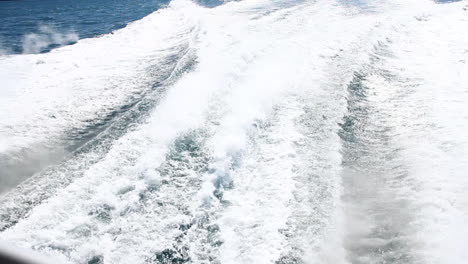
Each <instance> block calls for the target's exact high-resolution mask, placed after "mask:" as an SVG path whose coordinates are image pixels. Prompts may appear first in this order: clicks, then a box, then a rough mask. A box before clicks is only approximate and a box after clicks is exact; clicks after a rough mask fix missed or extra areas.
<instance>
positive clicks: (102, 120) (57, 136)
mask: <svg viewBox="0 0 468 264" xmlns="http://www.w3.org/2000/svg"><path fill="white" fill-rule="evenodd" d="M191 19H194V18H193V17H190V18H189V17H185V16H184V15H183V14H181V13H180V12H179V11H176V9H174V8H167V9H165V11H164V12H160V11H157V12H155V13H154V14H152V15H149V16H147V17H145V18H144V19H142V20H140V21H136V22H133V23H131V24H130V25H128V26H127V27H126V28H124V29H121V30H118V31H115V32H113V33H112V34H109V35H105V36H101V37H98V38H94V39H83V40H80V41H79V42H78V43H77V44H75V45H71V46H67V47H63V48H59V49H56V50H54V51H52V52H49V53H46V54H35V55H11V56H5V57H1V58H0V78H1V80H2V89H1V91H0V100H1V101H0V135H1V136H0V164H1V166H2V167H3V172H2V176H3V177H2V184H1V186H2V187H1V190H0V191H5V189H7V188H10V187H12V186H14V185H16V184H18V182H20V181H21V180H23V179H25V178H26V177H29V176H31V175H32V174H34V173H35V172H38V171H40V170H41V169H43V168H44V167H46V166H48V165H50V164H53V163H57V162H59V161H60V160H61V159H62V158H63V157H64V156H68V155H69V154H70V153H71V152H73V151H75V150H76V149H77V148H79V147H80V146H82V145H83V144H84V143H86V141H88V140H89V139H91V138H92V137H94V136H95V135H96V134H98V133H99V132H101V131H102V130H104V129H105V128H106V126H107V125H108V124H109V123H111V122H112V121H113V120H112V119H115V117H116V116H118V115H120V114H121V113H123V112H125V111H126V110H127V109H128V108H130V107H131V106H133V105H135V104H136V103H138V102H139V101H141V100H142V98H145V96H146V95H147V94H148V93H151V92H152V91H153V90H154V89H155V87H157V86H158V85H161V84H164V82H165V81H166V80H167V79H169V78H171V74H172V70H173V69H174V68H177V63H178V61H179V59H180V57H182V56H183V55H184V53H187V52H190V43H191V41H192V37H193V35H192V33H191V32H195V24H194V22H193V20H191ZM116 65H118V66H117V67H116Z"/></svg>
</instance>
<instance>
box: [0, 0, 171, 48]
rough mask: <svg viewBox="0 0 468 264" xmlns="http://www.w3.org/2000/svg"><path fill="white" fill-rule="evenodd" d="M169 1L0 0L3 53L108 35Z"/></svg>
mask: <svg viewBox="0 0 468 264" xmlns="http://www.w3.org/2000/svg"><path fill="white" fill-rule="evenodd" d="M168 2H169V0H100V1H95V0H80V1H74V0H41V1H38V0H22V1H0V54H2V53H3V54H5V53H7V54H8V53H14V54H18V53H40V52H47V51H50V50H51V49H53V48H55V47H58V46H62V45H67V44H71V43H74V42H76V41H77V40H78V39H82V38H89V37H94V36H97V35H102V34H107V33H110V32H112V31H114V30H116V29H120V28H123V27H125V26H126V25H127V24H128V23H129V22H132V21H135V20H138V19H141V18H142V17H144V16H146V15H148V14H150V13H152V12H154V11H155V10H157V9H159V8H161V7H163V6H164V5H166V4H167V3H168Z"/></svg>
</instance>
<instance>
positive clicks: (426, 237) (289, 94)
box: [0, 0, 468, 263]
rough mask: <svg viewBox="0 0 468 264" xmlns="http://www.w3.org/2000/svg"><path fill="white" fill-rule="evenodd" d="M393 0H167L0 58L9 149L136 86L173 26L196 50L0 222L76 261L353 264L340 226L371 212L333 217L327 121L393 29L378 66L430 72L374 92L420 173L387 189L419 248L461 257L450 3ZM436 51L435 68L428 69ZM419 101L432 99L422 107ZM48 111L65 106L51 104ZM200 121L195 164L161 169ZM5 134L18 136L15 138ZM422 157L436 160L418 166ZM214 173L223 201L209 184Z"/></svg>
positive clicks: (458, 82) (432, 259)
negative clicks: (191, 63)
mask: <svg viewBox="0 0 468 264" xmlns="http://www.w3.org/2000/svg"><path fill="white" fill-rule="evenodd" d="M395 5H396V7H397V8H395ZM395 5H393V4H389V5H385V6H383V7H382V8H381V10H378V12H375V13H367V12H359V10H356V9H354V8H351V7H345V6H342V5H340V4H338V3H334V2H329V1H317V2H314V3H302V4H298V5H297V6H294V5H291V6H289V7H287V8H285V7H284V6H282V5H281V4H279V3H275V2H269V1H244V2H231V3H227V4H225V5H223V6H220V7H217V8H213V9H205V8H201V7H199V6H196V5H194V4H192V3H190V2H186V1H183V0H177V1H175V2H172V3H171V5H170V6H169V7H168V8H167V9H163V10H160V11H158V12H156V13H155V14H152V15H150V16H148V17H146V18H145V19H143V20H141V21H137V22H135V23H133V24H132V25H130V26H129V27H127V28H125V29H123V30H121V31H117V32H115V33H114V34H113V35H109V36H103V37H101V38H98V39H89V40H82V41H80V42H79V43H78V44H76V45H72V46H69V47H64V48H61V49H57V50H54V51H52V52H51V53H49V54H45V55H22V56H13V57H8V58H2V59H1V60H0V64H1V66H0V67H1V70H0V76H3V77H5V76H6V77H7V78H6V79H5V80H7V89H3V90H2V93H3V94H2V99H1V100H2V101H3V102H4V104H2V105H1V106H0V108H1V111H0V113H1V114H0V115H1V119H0V122H1V123H0V124H1V126H0V127H1V128H2V133H3V135H5V137H3V138H6V139H8V140H6V141H5V142H6V143H8V144H11V145H10V146H9V147H10V148H15V147H16V148H17V147H18V146H28V144H32V142H36V141H41V140H45V139H44V138H43V137H41V135H42V136H43V135H45V134H46V133H47V134H48V137H53V136H55V135H59V134H60V133H62V132H63V131H64V130H66V128H72V127H76V126H79V125H80V122H85V121H84V120H86V119H95V118H96V116H98V115H99V114H97V113H100V112H101V111H105V109H108V108H112V107H113V106H115V105H117V104H119V103H120V102H122V101H125V98H126V96H127V95H128V94H129V93H131V92H138V91H139V89H141V88H140V86H139V85H140V84H141V85H143V86H144V85H145V82H142V83H140V80H139V78H140V77H144V76H145V74H146V72H145V67H146V66H149V65H153V63H154V64H157V59H158V58H160V57H164V55H167V54H168V53H167V52H166V50H170V48H171V47H173V46H177V45H179V44H180V42H184V43H189V42H190V41H189V40H188V37H181V36H178V34H180V35H184V36H186V35H187V34H189V33H188V32H189V31H190V30H189V29H192V28H197V30H196V32H194V33H196V36H195V37H194V41H193V43H191V42H190V45H193V46H191V48H192V49H193V50H194V51H195V52H196V54H197V63H198V64H197V65H196V67H195V68H194V69H193V70H192V71H190V72H187V73H186V74H185V75H184V76H182V77H181V78H180V79H179V80H178V81H177V82H176V83H174V84H173V85H171V86H170V87H169V89H168V92H167V94H165V96H164V97H163V98H162V100H161V103H160V104H159V105H157V106H156V108H155V109H154V110H152V111H151V113H150V116H149V118H148V120H146V123H145V124H141V125H139V126H138V127H136V128H135V131H133V132H130V133H128V134H126V135H125V136H123V137H121V138H120V139H118V140H117V141H116V142H114V143H113V145H112V147H111V149H110V151H109V153H108V154H107V155H106V156H105V157H104V158H103V159H102V160H101V161H99V162H98V163H96V164H94V165H93V166H91V167H90V168H89V169H88V170H86V171H84V172H83V177H82V178H80V179H77V180H75V181H74V182H73V183H71V184H70V185H69V186H68V187H66V188H64V189H63V190H61V191H59V192H58V193H57V194H56V195H55V196H53V197H51V198H49V199H48V200H47V201H44V203H43V204H41V205H38V206H36V207H35V208H34V209H33V210H32V211H31V212H30V214H29V215H28V216H27V217H26V218H25V219H22V220H20V221H19V223H17V224H16V225H14V226H13V227H12V228H10V229H8V230H6V231H4V232H2V233H1V234H0V237H1V238H2V239H3V240H8V241H10V242H12V243H15V244H17V245H20V246H24V247H32V248H35V249H36V250H39V251H41V252H44V253H47V254H50V255H53V256H55V257H58V258H61V259H63V260H66V261H71V262H76V263H83V262H87V261H89V260H90V259H91V258H92V257H93V256H103V257H104V259H105V261H106V262H109V263H129V262H134V263H142V262H144V261H147V260H149V259H151V258H153V257H154V255H155V253H157V252H161V251H162V250H165V249H168V248H173V247H174V248H184V250H187V252H188V253H187V254H188V255H189V256H190V259H191V262H193V263H202V262H203V261H205V260H206V259H209V258H211V257H213V258H214V259H218V260H220V261H221V262H222V263H274V262H275V261H276V260H278V259H279V258H281V257H290V258H297V259H302V260H303V261H304V262H305V263H347V262H348V261H349V260H348V259H347V253H346V252H345V250H346V248H345V245H344V244H343V240H344V238H345V236H346V232H344V230H346V229H351V230H352V231H353V230H354V231H356V230H357V229H359V228H360V227H362V225H366V224H371V223H368V222H367V221H366V220H368V219H364V220H362V219H353V220H356V222H346V220H349V219H345V218H342V217H343V211H341V209H342V206H344V205H343V204H341V201H340V195H341V194H342V189H341V188H342V186H341V179H340V173H342V172H341V155H340V150H341V149H340V148H341V145H340V139H339V137H338V135H337V133H338V130H339V126H338V124H337V123H338V122H340V121H341V118H342V117H343V116H344V115H346V112H347V109H346V105H345V103H346V102H345V101H346V89H345V86H346V84H347V83H348V82H349V81H350V79H352V77H353V76H352V74H353V72H354V71H356V70H359V69H360V68H361V67H362V65H364V64H367V63H368V62H369V51H370V50H371V49H372V47H373V46H374V44H376V40H380V39H381V38H385V37H387V36H390V37H391V40H392V41H393V44H392V43H390V44H389V46H390V49H391V51H393V52H394V53H395V57H394V58H393V59H389V60H388V61H387V62H385V63H387V64H386V66H387V67H389V68H391V69H392V70H394V71H398V72H400V73H401V74H403V76H405V77H407V78H408V79H410V80H422V81H421V82H422V83H424V85H419V86H417V88H414V95H412V96H409V97H405V99H404V100H403V101H401V102H399V104H398V106H399V107H402V108H401V109H392V108H391V107H388V105H387V104H384V105H383V106H382V109H383V108H384V107H387V108H385V109H383V110H385V111H383V112H384V113H388V114H389V116H391V117H390V118H389V120H387V121H388V122H389V123H390V124H391V125H393V126H394V127H395V128H396V130H397V131H398V132H400V133H396V135H397V136H396V137H395V138H393V139H392V143H393V144H395V145H396V146H398V147H401V149H402V155H403V158H404V160H405V162H406V163H405V165H406V166H408V167H409V168H410V170H409V172H410V177H412V178H413V179H414V182H416V183H417V184H416V185H415V186H410V188H408V186H402V187H401V185H400V187H401V189H396V190H395V192H396V195H401V194H404V195H408V196H409V197H406V198H409V199H410V200H411V206H412V207H411V209H414V210H413V211H412V212H411V213H414V215H415V216H416V218H414V219H415V220H414V221H413V222H411V223H408V225H409V226H410V229H411V232H410V235H413V237H412V238H411V239H412V240H414V241H416V242H418V243H419V244H418V245H419V247H416V248H412V249H411V250H414V251H418V252H417V253H418V254H417V256H418V257H420V258H421V259H422V260H423V262H428V263H462V260H463V259H466V258H465V252H464V251H463V250H462V249H463V245H464V242H463V237H464V236H465V232H463V231H460V230H461V229H462V227H464V226H465V225H466V217H467V215H466V196H465V195H464V193H463V191H464V190H466V187H467V185H466V180H465V179H464V177H463V176H464V172H465V171H466V169H467V168H466V162H465V161H466V160H468V159H465V157H466V154H467V152H466V151H465V150H466V149H467V148H465V146H466V144H467V142H466V139H465V137H464V134H463V133H464V131H466V120H468V119H467V118H466V116H467V115H466V113H465V112H466V107H465V106H464V104H463V103H464V102H466V100H464V98H465V97H466V89H465V87H466V86H465V83H464V80H463V79H462V78H463V77H461V76H462V73H463V72H464V71H465V69H466V64H465V63H462V62H461V61H460V59H462V60H463V58H464V57H463V56H465V54H466V53H464V52H462V51H461V50H462V49H461V47H463V45H464V44H465V41H466V38H465V37H464V35H463V34H459V33H460V32H461V31H462V29H463V28H465V27H464V26H465V23H466V22H465V20H463V14H464V13H462V12H461V11H460V10H462V9H461V5H462V4H461V3H459V4H454V5H447V6H446V7H441V6H435V5H432V4H430V3H425V4H424V9H421V10H419V9H417V8H418V7H415V6H413V5H412V3H405V2H404V1H401V3H397V4H395ZM404 7H408V8H410V9H405V8H404ZM387 9H388V10H387ZM387 11H388V13H387ZM390 11H391V12H390ZM444 12H453V13H451V14H452V15H453V16H452V17H451V20H450V21H451V23H448V24H447V23H446V22H443V21H444V20H445V19H446V18H445V16H444ZM420 13H423V14H426V13H427V14H431V16H429V20H428V21H427V24H422V25H425V26H421V23H426V22H421V21H419V20H418V19H416V18H414V17H411V16H410V17H408V14H410V15H414V14H420ZM430 19H433V21H431V20H430ZM399 23H404V25H403V26H398V25H399ZM445 26H447V27H445ZM395 30H396V31H395ZM174 31H175V32H177V33H174ZM438 34H444V38H441V37H440V36H439V35H438ZM174 35H177V36H176V37H174ZM190 38H191V37H190ZM434 40H437V41H438V42H437V43H435V44H436V45H434V43H433V41H434ZM430 41H431V42H430ZM163 42H164V43H163ZM122 43H126V45H123V44H122ZM433 45H434V46H433ZM447 46H448V47H450V48H449V49H448V50H447V49H446V48H447ZM160 53H161V54H160ZM82 56H83V57H82ZM69 57H72V58H73V60H74V61H73V62H71V61H70V60H69V59H65V58H69ZM39 60H40V64H35V63H36V62H38V61H39ZM153 60H154V61H155V62H153ZM432 60H435V61H437V65H436V66H437V67H433V66H434V65H431V66H430V67H429V66H428V64H429V63H428V62H430V61H432ZM74 63H76V64H77V65H78V67H77V66H74ZM385 63H384V64H385ZM116 65H118V67H116ZM455 65H456V66H455ZM82 66H86V67H82ZM82 68H85V69H82ZM401 68H403V69H401ZM96 69H98V70H96ZM447 69H450V70H447ZM26 70H31V72H32V74H27V73H26V72H25V71H26ZM12 76H15V77H12ZM48 76H53V77H54V78H49V77H48ZM57 76H58V77H57ZM437 76H439V77H440V79H439V78H437ZM56 77H57V78H56ZM2 79H3V78H2ZM16 80H20V81H19V82H17V81H16ZM112 80H113V81H112ZM109 82H110V84H109ZM112 82H115V83H112ZM133 82H136V83H137V84H136V85H134V83H133ZM408 82H409V81H408ZM415 82H416V83H418V82H417V81H415ZM368 84H369V85H373V86H374V87H375V88H376V89H375V92H376V95H375V97H372V99H376V98H377V99H378V100H375V101H373V102H378V101H379V100H382V101H383V102H384V103H385V102H387V101H385V100H383V99H386V98H387V97H389V96H390V95H393V94H394V93H393V92H394V90H392V89H397V88H398V89H400V90H401V91H405V87H404V86H401V87H397V86H398V83H396V84H394V85H386V84H385V82H384V81H383V80H382V79H379V78H377V77H375V78H374V79H372V78H370V79H369V80H368ZM412 84H415V83H412ZM34 85H36V86H34ZM30 87H34V89H31V88H30ZM129 87H130V88H129ZM394 87H396V88H394ZM440 87H445V89H443V90H441V89H440ZM400 90H399V91H400ZM428 91H429V93H428ZM50 94H54V98H52V97H50ZM434 94H437V96H434ZM3 95H5V96H3ZM82 102H86V103H87V104H86V105H81V104H82ZM388 102H390V100H389V101H388ZM447 102H449V103H447ZM416 104H417V105H416ZM433 104H434V105H433ZM21 105H27V106H28V107H27V108H24V109H22V108H20V107H19V106H21ZM415 105H416V106H417V107H414V106H415ZM439 108H440V110H439ZM13 109H15V110H16V111H17V112H14V113H13V112H7V111H3V110H8V111H12V110H13ZM379 109H380V108H379ZM421 109H423V110H424V111H427V113H426V112H424V114H425V115H420V113H419V112H418V111H420V110H421ZM52 113H53V114H54V115H59V116H58V117H59V118H57V116H56V118H55V119H53V118H52V119H51V118H48V117H47V115H48V114H52ZM56 119H58V120H57V121H54V120H56ZM408 120H416V121H415V122H416V123H415V125H414V126H408V125H407V123H408ZM255 125H256V126H255ZM419 125H422V126H419ZM431 125H434V126H433V127H432V126H431ZM7 126H11V127H12V128H8V127H7ZM420 127H424V128H425V129H429V130H430V131H429V135H428V134H426V133H425V131H422V130H421V129H420ZM199 130H203V131H205V133H206V135H204V136H201V137H206V138H205V139H204V141H203V142H204V144H205V145H204V146H203V152H204V155H206V156H208V157H209V158H207V159H206V160H204V161H202V162H201V163H200V164H196V165H200V166H202V167H203V166H206V167H207V168H206V169H207V171H205V170H196V169H194V168H193V167H190V166H189V165H187V164H191V163H192V162H195V161H194V159H193V158H187V160H188V161H180V162H181V163H184V162H185V163H187V164H185V163H184V164H185V165H184V166H181V168H175V169H180V170H183V177H178V176H177V175H164V173H162V172H161V166H162V165H164V163H165V162H168V161H167V160H168V159H170V158H169V156H170V155H169V154H170V153H171V151H174V149H173V148H174V144H175V143H174V142H176V141H177V139H179V138H180V137H182V136H184V135H186V134H187V133H189V132H193V131H199ZM15 134H16V135H21V137H22V139H21V140H23V141H15V142H14V143H10V142H13V139H15V140H16V139H17V138H15ZM434 142H435V143H434ZM3 148H4V149H5V148H6V147H3ZM447 153H448V154H447ZM421 157H422V158H421ZM428 161H429V162H432V163H434V164H440V165H437V166H431V168H430V169H428V168H427V167H426V164H427V162H428ZM197 162H198V161H197ZM176 164H179V163H176ZM175 169H174V170H175ZM426 175H430V177H429V176H426ZM219 181H221V182H222V183H223V184H222V185H221V186H217V185H218V184H217V182H219ZM231 185H232V186H231ZM217 188H220V189H221V190H222V191H224V197H223V199H225V200H226V201H227V202H229V203H230V204H229V205H226V204H222V201H220V200H219V199H218V198H217V197H215V194H214V193H213V191H215V190H216V189H217ZM413 188H414V189H413ZM150 189H157V190H156V191H149V190H150ZM388 189H389V190H392V189H391V188H388ZM385 190H387V189H385ZM408 190H409V191H408ZM145 197H150V200H149V201H145ZM363 203H364V202H363ZM351 208H352V207H351ZM347 209H349V208H347ZM200 216H204V217H206V218H205V219H204V220H206V221H208V222H209V223H208V224H209V225H212V224H217V225H219V227H220V230H219V231H218V234H217V235H218V236H219V237H220V238H221V239H222V242H223V244H222V245H221V246H220V247H217V246H215V245H213V244H215V243H213V244H211V242H212V241H210V239H213V238H212V236H215V235H213V234H212V233H209V231H208V230H207V227H206V225H208V224H207V223H204V222H197V220H199V218H197V217H200ZM210 221H211V222H210ZM351 225H352V226H351ZM181 226H190V230H189V231H186V232H185V231H182V230H181ZM182 229H183V228H182ZM363 229H366V228H363ZM436 231H439V232H436ZM457 231H458V232H457ZM210 232H211V231H210ZM348 233H349V232H348ZM367 242H369V243H372V244H375V245H378V243H380V242H381V241H378V240H372V241H367ZM185 248H186V249H185ZM369 261H372V259H371V260H369Z"/></svg>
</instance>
